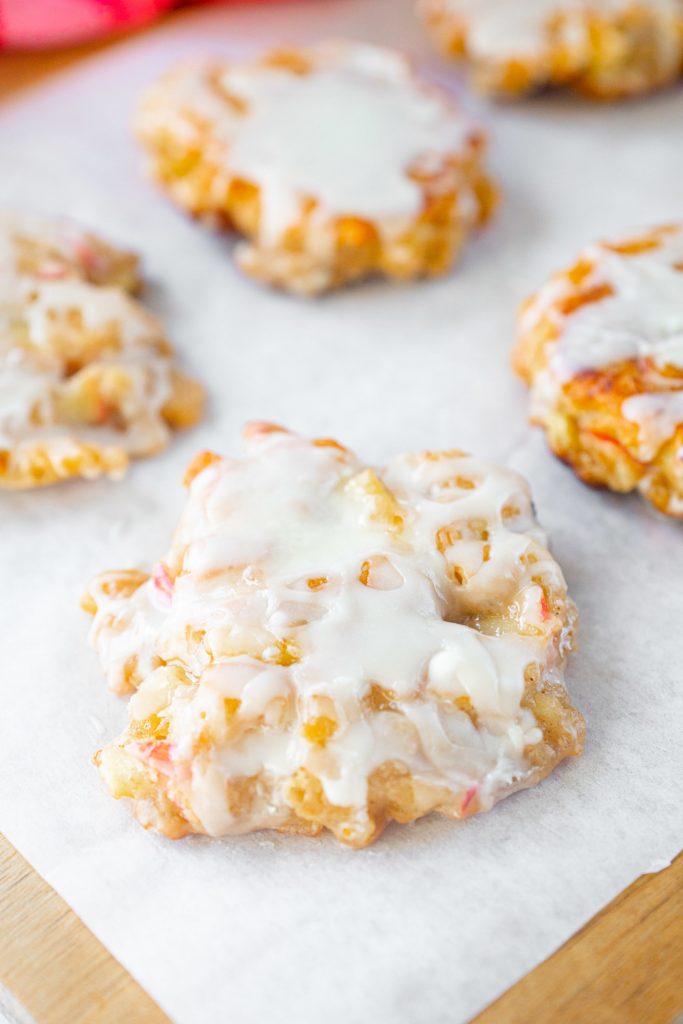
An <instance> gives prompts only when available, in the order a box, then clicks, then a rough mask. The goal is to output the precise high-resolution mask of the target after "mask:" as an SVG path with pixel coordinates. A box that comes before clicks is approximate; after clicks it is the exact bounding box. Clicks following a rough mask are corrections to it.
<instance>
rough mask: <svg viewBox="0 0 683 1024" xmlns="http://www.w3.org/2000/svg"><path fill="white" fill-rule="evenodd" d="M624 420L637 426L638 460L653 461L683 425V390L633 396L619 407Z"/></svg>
mask: <svg viewBox="0 0 683 1024" xmlns="http://www.w3.org/2000/svg"><path fill="white" fill-rule="evenodd" d="M621 411H622V413H623V415H624V416H625V417H626V419H627V420H630V421H631V422H632V423H637V424H638V431H639V438H640V449H641V457H642V458H644V459H652V458H654V456H655V455H656V453H657V451H658V449H659V448H660V447H661V445H663V444H664V443H665V442H666V441H668V440H669V438H670V437H673V435H674V434H675V433H676V431H677V430H678V428H679V427H680V426H681V424H683V388H682V389H681V390H680V391H660V392H657V393H653V394H649V395H633V396H632V397H631V398H627V399H626V401H625V402H624V403H623V404H622V406H621Z"/></svg>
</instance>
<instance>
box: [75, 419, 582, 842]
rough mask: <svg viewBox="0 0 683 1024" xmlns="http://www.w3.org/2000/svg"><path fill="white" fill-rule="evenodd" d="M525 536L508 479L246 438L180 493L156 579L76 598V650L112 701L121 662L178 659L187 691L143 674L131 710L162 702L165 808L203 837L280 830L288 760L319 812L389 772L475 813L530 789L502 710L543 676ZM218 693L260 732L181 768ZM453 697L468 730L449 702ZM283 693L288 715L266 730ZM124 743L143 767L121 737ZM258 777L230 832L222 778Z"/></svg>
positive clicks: (281, 438) (538, 551) (470, 463)
mask: <svg viewBox="0 0 683 1024" xmlns="http://www.w3.org/2000/svg"><path fill="white" fill-rule="evenodd" d="M380 481H382V482H383V483H380ZM472 485H473V486H472ZM384 486H390V487H391V488H392V491H393V493H394V495H395V498H394V499H391V498H390V497H389V495H388V492H387V491H384V490H383V487H384ZM387 502H388V504H387ZM393 502H396V504H394V503H393ZM383 503H384V504H383ZM511 505H514V506H515V508H516V509H517V510H518V512H517V518H515V519H511V520H510V521H509V524H508V525H507V526H506V525H504V524H503V521H502V518H501V513H502V509H503V508H504V507H506V506H511ZM382 510H384V511H382ZM378 517H379V518H378ZM467 523H474V525H475V527H477V526H480V525H481V524H485V525H486V526H487V528H488V540H487V544H488V545H490V557H489V558H488V560H487V561H486V562H482V559H481V557H480V558H479V563H478V567H477V568H476V569H475V570H473V573H472V576H471V578H470V579H469V580H467V582H466V583H464V584H463V585H461V586H455V585H454V584H453V583H452V581H451V579H450V578H449V573H448V567H449V565H450V564H455V565H458V564H460V563H461V562H462V559H461V557H460V555H461V554H462V552H461V547H464V548H465V550H466V552H467V554H466V559H468V558H469V559H470V560H471V553H470V548H471V546H472V544H474V543H476V544H479V546H480V547H483V542H481V541H474V540H467V539H464V540H462V541H458V540H455V542H454V544H453V545H451V546H450V547H448V546H446V550H445V554H443V555H442V554H441V553H440V551H439V550H438V549H437V547H436V531H437V530H438V529H439V528H440V527H442V526H444V525H449V524H450V525H453V524H458V525H459V527H460V528H461V529H462V530H465V528H466V524H467ZM542 542H543V535H542V533H541V532H540V530H539V529H538V527H537V526H536V524H535V522H534V519H533V513H532V511H531V504H530V499H529V494H528V489H527V486H526V484H525V482H524V481H523V480H522V479H521V478H520V477H519V476H518V475H517V474H515V473H513V472H511V471H509V470H506V469H503V468H501V467H497V466H494V465H492V464H490V463H487V462H483V461H481V460H476V459H473V458H471V457H468V456H460V455H453V456H452V457H448V458H441V459H439V460H432V461H429V460H423V459H417V458H415V457H410V456H406V457H402V458H399V459H396V460H394V461H393V462H392V463H391V464H390V465H389V466H388V467H387V468H386V469H385V470H377V475H376V476H369V475H368V471H367V470H366V469H365V468H364V467H363V466H362V465H361V464H359V463H358V461H357V459H356V458H355V457H354V456H353V455H351V454H350V453H348V452H340V451H339V450H338V449H337V448H333V447H318V446H315V445H312V444H310V443H309V442H306V441H303V440H302V439H300V438H297V437H295V436H293V435H291V434H288V433H285V432H276V433H265V434H263V433H258V434H256V436H254V437H253V438H252V440H251V443H250V457H249V458H247V459H245V460H240V461H236V460H229V459H225V460H221V461H220V462H218V463H214V464H212V465H210V466H209V467H208V468H206V469H205V470H204V471H203V472H201V473H200V474H199V475H198V476H197V477H196V478H195V479H194V481H193V482H192V484H191V486H190V494H189V500H188V504H187V508H186V510H185V513H184V515H183V517H182V519H181V522H180V524H179V526H178V529H177V531H176V534H175V538H174V542H173V546H172V549H171V552H170V554H169V556H168V558H167V564H168V566H169V567H170V571H171V573H172V575H173V576H175V577H176V578H175V583H174V584H172V585H171V584H170V578H169V577H167V576H166V575H165V570H163V569H162V570H160V571H159V572H157V582H155V581H154V579H150V580H149V581H148V582H147V583H146V584H144V585H143V586H142V587H141V588H140V589H139V590H138V591H136V594H135V597H134V600H133V601H130V600H128V599H125V598H124V599H122V598H115V597H114V598H112V597H110V596H107V594H106V593H105V592H104V591H103V589H102V588H101V587H99V586H98V585H97V584H96V585H95V589H94V591H93V592H94V594H95V598H96V602H97V604H98V611H97V614H96V616H95V620H94V622H93V626H92V631H91V643H92V644H93V646H95V648H96V649H97V650H98V653H99V655H100V658H101V660H102V663H103V666H104V668H105V670H106V671H107V673H108V675H109V678H110V681H111V682H112V683H113V685H114V686H115V687H118V688H120V686H121V682H122V680H121V678H120V668H121V666H122V665H124V664H126V663H128V662H129V660H130V659H131V658H133V657H135V656H139V657H140V659H141V664H142V665H143V666H146V668H144V669H143V671H142V672H141V675H143V676H144V675H145V674H146V673H147V672H148V671H149V669H150V667H153V666H154V664H156V662H157V659H158V658H161V659H163V660H164V661H168V662H170V663H172V664H177V665H182V666H183V670H184V671H185V672H186V673H187V676H188V679H189V683H188V685H186V686H184V687H181V688H180V690H177V689H176V690H174V691H173V694H174V695H173V697H172V698H169V693H168V691H166V692H165V691H164V684H163V672H164V671H165V670H158V671H157V672H153V673H152V675H151V676H149V678H147V679H146V680H145V681H144V682H143V683H142V686H141V688H140V690H139V691H138V695H137V696H136V697H135V698H134V700H133V703H132V705H131V716H132V718H133V719H134V720H135V719H140V718H144V717H146V716H147V715H148V714H150V713H155V714H156V713H157V711H158V710H159V709H160V708H161V707H162V706H163V705H165V704H166V703H167V702H168V701H169V699H171V705H170V712H169V721H170V722H171V731H170V733H169V740H170V742H171V744H172V751H173V755H172V756H173V758H175V759H176V760H177V762H178V764H181V763H182V764H187V763H189V765H190V768H191V783H189V784H185V789H184V796H183V798H182V799H183V801H185V803H186V804H189V805H190V806H191V809H192V813H193V814H194V815H195V816H196V817H197V818H198V819H199V820H200V821H201V824H202V827H203V829H204V830H206V831H208V832H209V833H212V834H222V833H229V832H233V831H241V830H247V829H251V828H255V827H260V826H261V825H264V824H268V823H270V824H273V822H275V823H277V820H283V815H286V811H287V805H286V797H285V793H286V786H287V782H288V779H289V778H290V777H291V776H292V774H293V773H294V772H295V771H296V770H297V769H298V768H299V767H301V766H304V767H306V768H307V769H308V770H309V771H311V772H312V773H313V774H315V775H317V776H318V777H319V778H320V780H321V782H322V785H323V788H324V792H325V795H326V797H327V799H328V801H329V802H330V803H332V804H335V805H338V806H344V807H353V808H360V809H362V808H364V807H365V803H366V800H367V785H368V777H369V776H370V775H371V773H372V772H373V770H374V769H375V768H377V767H379V766H380V765H381V764H383V763H384V762H386V761H389V760H392V759H398V760H402V761H403V762H404V763H405V764H407V765H408V766H409V767H410V769H411V771H412V772H413V773H414V774H415V775H416V776H417V777H418V778H422V779H423V780H425V781H429V782H431V783H435V784H439V785H443V786H446V787H447V788H448V789H449V791H450V792H451V793H452V794H453V795H454V797H457V796H458V794H460V795H462V796H464V795H465V794H466V793H467V792H468V790H470V788H471V787H472V786H474V787H475V788H476V791H477V794H478V800H479V802H480V806H482V807H488V806H490V805H491V804H492V803H493V802H494V801H495V800H496V799H497V798H498V797H500V796H501V795H503V794H504V793H505V792H508V791H509V790H510V789H511V788H514V787H516V786H518V785H520V784H523V783H524V781H525V780H528V779H530V778H531V777H532V770H531V768H530V765H529V764H528V762H527V761H526V758H525V754H524V750H525V747H527V746H529V745H531V744H536V743H538V742H539V741H540V739H541V733H540V730H539V729H538V728H537V726H536V721H535V719H534V716H533V715H532V714H531V713H530V712H529V711H527V710H525V709H523V708H522V707H521V704H520V701H521V698H522V694H523V690H524V674H525V669H526V668H527V666H528V665H530V664H531V663H538V664H540V665H542V666H543V667H544V669H545V670H547V671H550V672H557V673H558V674H557V676H556V678H557V679H558V681H561V675H560V674H559V668H558V667H557V657H558V652H557V650H556V649H555V647H554V642H555V641H553V642H551V640H550V638H549V635H548V634H547V633H546V632H544V628H543V626H542V625H541V628H539V623H541V622H542V619H543V615H542V614H541V612H540V610H539V609H540V608H541V601H542V597H543V591H542V588H541V587H540V586H539V585H538V583H537V582H534V580H538V579H543V580H544V581H546V583H547V585H549V586H551V587H554V588H559V592H561V593H563V592H564V581H563V579H562V574H561V572H560V570H559V567H558V566H557V564H556V563H555V562H554V561H553V559H552V558H551V556H550V555H549V554H548V552H547V550H546V549H545V547H544V546H542ZM532 553H533V555H534V556H535V558H536V561H535V562H534V564H533V567H530V566H525V564H524V563H523V560H522V559H523V556H524V555H526V554H532ZM475 561H476V560H475ZM367 563H369V564H370V566H371V571H370V572H369V573H368V585H366V584H365V583H364V582H362V579H361V577H362V575H363V566H364V565H366V568H367ZM532 576H533V579H532ZM323 577H324V578H325V580H326V581H327V582H326V583H325V584H324V585H322V586H319V587H318V586H317V585H316V586H314V588H313V589H312V588H311V587H310V586H309V585H308V582H307V581H308V580H319V579H321V578H323ZM164 580H165V582H164ZM160 581H161V582H160ZM468 603H469V604H471V605H473V606H475V607H476V608H477V609H478V610H479V611H482V612H483V611H488V614H489V615H491V614H495V612H496V610H497V612H498V614H499V615H503V616H505V615H506V610H507V609H508V607H509V606H510V605H512V604H515V605H516V606H517V607H518V608H519V609H521V616H520V621H519V623H518V624H517V625H516V626H514V627H513V626H512V625H510V627H509V629H506V628H503V626H501V628H500V630H499V631H498V635H485V634H484V633H481V632H479V631H478V630H477V629H475V628H473V627H471V626H468V625H465V624H463V623H462V622H461V621H458V620H459V619H462V617H463V615H464V614H465V611H464V610H465V608H466V607H467V606H468ZM449 620H450V621H449ZM112 622H114V623H115V627H113V626H112ZM198 631H201V633H200V634H198ZM198 636H199V639H196V638H197V637H198ZM193 637H194V638H195V639H192V638H193ZM283 644H286V645H287V647H288V649H291V650H294V651H295V652H296V658H297V660H295V661H294V663H293V664H291V665H281V664H273V662H276V661H277V660H278V652H279V651H280V650H281V649H282V645H283ZM269 662H270V664H269ZM551 665H555V667H554V668H551ZM160 673H161V675H160ZM160 679H161V682H160ZM373 685H375V686H380V687H382V688H383V689H384V690H385V691H387V692H389V693H391V694H393V695H394V696H393V700H394V708H395V709H394V710H393V711H386V712H378V713H375V714H367V712H364V711H363V705H362V701H363V699H364V697H366V696H367V695H368V693H369V691H370V688H371V686H373ZM226 697H227V698H231V699H233V700H240V701H241V704H240V708H239V713H238V717H237V721H238V722H241V721H244V722H245V726H244V727H245V728H246V723H248V722H249V721H252V722H253V721H258V720H259V719H258V716H265V718H262V719H260V720H261V721H262V722H264V723H265V724H264V725H262V726H261V727H260V728H257V729H255V730H254V729H253V728H252V730H251V731H249V732H245V733H244V735H243V736H242V737H241V738H240V737H239V736H237V737H236V738H233V739H232V740H227V741H225V742H219V743H217V744H216V745H215V746H214V747H213V748H212V752H211V755H210V757H209V758H208V761H207V758H206V757H205V756H202V757H197V758H195V756H194V753H193V751H194V744H195V740H196V737H197V735H198V734H199V732H200V731H201V729H202V728H204V727H205V726H206V724H207V722H208V723H210V722H212V721H213V722H219V723H220V722H222V721H223V718H224V714H225V712H224V709H223V701H224V699H225V698H226ZM466 697H469V699H470V700H471V702H472V705H473V707H474V708H475V709H476V713H477V715H478V725H477V727H476V728H475V726H474V725H473V723H472V721H471V719H470V718H469V716H468V715H467V714H465V713H464V712H463V711H461V710H459V709H458V708H457V707H455V706H454V705H453V702H454V701H455V700H457V698H466ZM287 699H289V700H290V701H291V700H294V702H295V707H296V715H295V716H294V719H293V720H292V721H289V722H288V723H287V725H286V727H282V726H280V727H278V726H277V724H276V723H277V719H278V714H279V712H278V710H277V709H278V707H281V703H282V702H283V701H285V700H287ZM449 701H450V702H451V703H450V704H449V703H448V702H449ZM278 702H279V703H278ZM269 714H270V715H271V721H272V723H273V724H272V725H271V726H270V727H269V726H268V725H267V723H268V721H269V719H268V715H269ZM319 716H327V717H330V716H332V717H333V719H334V721H336V723H337V728H336V731H335V733H334V735H333V736H331V738H330V739H329V740H328V741H327V744H326V746H325V747H324V749H322V748H321V747H319V746H316V745H315V744H314V743H311V742H309V740H308V739H307V738H306V737H305V735H303V733H302V731H301V724H302V722H306V721H310V720H312V719H316V718H317V717H319ZM124 742H125V741H124ZM127 749H128V750H129V751H130V752H132V753H133V755H134V756H136V757H141V758H142V759H143V760H144V758H145V757H146V756H149V755H148V754H147V753H146V752H145V748H144V747H141V746H140V745H139V744H137V742H128V744H127ZM185 770H186V769H182V771H185ZM178 771H181V769H180V768H179V769H178ZM259 773H263V774H265V776H266V777H268V778H269V779H270V780H271V782H273V780H274V783H273V784H274V791H275V796H274V797H273V798H272V800H271V806H270V809H269V811H268V813H267V815H266V818H265V819H263V818H261V817H258V816H257V818H254V817H251V818H249V819H248V820H247V819H243V818H240V819H239V820H237V819H233V817H232V816H231V814H230V812H229V809H228V807H227V805H226V798H225V792H226V789H225V787H226V783H227V782H228V781H230V780H231V779H233V780H234V779H237V778H241V777H244V776H252V775H257V774H259ZM187 786H189V789H188V788H187ZM259 814H260V812H259Z"/></svg>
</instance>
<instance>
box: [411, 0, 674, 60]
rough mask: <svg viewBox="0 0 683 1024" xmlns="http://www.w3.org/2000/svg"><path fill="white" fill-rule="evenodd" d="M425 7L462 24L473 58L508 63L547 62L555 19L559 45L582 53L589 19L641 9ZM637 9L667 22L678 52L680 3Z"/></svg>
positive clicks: (492, 1)
mask: <svg viewBox="0 0 683 1024" xmlns="http://www.w3.org/2000/svg"><path fill="white" fill-rule="evenodd" d="M425 6H426V8H427V10H428V11H429V10H432V9H434V8H436V9H438V10H441V11H443V12H445V13H447V14H452V15H453V16H454V17H458V18H462V19H463V21H464V23H465V25H466V30H467V50H468V53H469V55H470V56H472V57H473V58H475V59H480V60H491V61H505V60H510V59H513V58H521V59H524V58H528V59H532V60H534V59H535V60H538V59H541V58H543V57H544V56H545V55H546V53H547V50H548V45H549V42H550V32H551V23H553V21H554V19H560V20H559V21H558V22H557V23H556V28H555V32H556V38H557V41H558V42H560V43H562V44H564V45H568V46H570V47H572V48H577V49H578V48H581V47H582V46H583V44H584V43H585V42H586V41H587V22H586V16H587V15H588V14H594V15H597V16H598V17H600V16H608V17H609V16H614V15H618V14H620V13H622V12H624V11H626V10H628V9H629V8H632V7H634V6H636V4H635V3H634V0H426V2H425ZM637 6H638V7H640V8H645V9H647V10H649V11H651V12H652V14H653V15H656V16H658V17H660V18H662V19H663V20H664V24H665V25H666V26H667V27H668V28H669V29H670V30H671V35H672V45H673V46H675V31H676V29H675V26H676V24H677V23H680V18H681V5H680V0H638V3H637ZM679 50H680V47H679Z"/></svg>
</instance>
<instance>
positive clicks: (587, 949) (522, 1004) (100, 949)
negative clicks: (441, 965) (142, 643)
mask: <svg viewBox="0 0 683 1024" xmlns="http://www.w3.org/2000/svg"><path fill="white" fill-rule="evenodd" d="M0 892H2V900H0V983H1V984H2V985H4V986H5V988H6V989H7V990H8V991H9V993H10V994H11V995H12V996H13V997H14V998H15V999H16V1000H17V1001H18V1003H19V1004H20V1005H21V1006H22V1007H23V1008H25V1010H26V1011H27V1012H28V1013H29V1014H30V1015H31V1017H32V1018H33V1020H34V1021H35V1022H36V1024H67V1022H68V1024H120V1022H122V1021H125V1022H126V1024H164V1022H166V1024H168V1017H166V1015H165V1014H164V1013H163V1012H162V1010H160V1009H159V1007H158V1006H157V1004H156V1003H155V1002H153V1000H152V999H151V998H150V996H149V995H148V994H147V993H146V992H145V991H144V989H143V988H142V987H141V986H140V985H139V984H138V983H137V982H136V981H135V980H134V979H133V978H132V977H131V975H130V974H128V972H127V971H126V970H125V968H124V967H122V965H121V964H120V963H119V962H118V961H117V960H116V959H115V958H114V957H113V956H112V955H111V953H109V952H108V951H107V949H106V948H105V947H104V946H103V945H102V943H101V942H100V941H99V940H98V939H96V938H95V936H94V935H93V934H92V932H91V931H90V930H89V929H88V928H87V927H86V926H85V924H83V922H82V921H81V920H80V918H79V917H77V915H76V914H75V913H74V911H73V910H72V909H71V908H70V907H69V906H68V904H67V903H66V902H65V901H64V900H63V899H62V897H61V896H59V895H58V894H57V893H56V892H55V890H54V889H52V888H51V887H50V886H49V885H48V883H47V882H46V881H45V880H44V879H43V878H41V877H40V875H38V873H37V872H36V871H34V870H33V868H32V867H31V866H30V865H29V864H28V863H27V861H26V860H24V858H23V857H22V856H21V854H19V853H18V852H17V850H15V849H14V847H13V846H12V845H11V844H10V843H9V842H8V841H7V840H6V839H5V838H4V837H3V836H1V835H0ZM682 893H683V854H681V855H680V856H679V857H678V858H677V859H676V860H675V861H674V863H673V864H672V865H671V866H670V867H669V868H667V869H666V870H664V871H662V872H659V873H658V874H655V875H642V876H641V877H640V878H638V879H637V880H636V881H635V882H634V883H633V884H632V885H630V886H629V887H628V889H626V890H624V892H622V893H621V894H620V895H619V896H617V898H616V899H614V900H613V901H612V902H611V903H610V904H608V906H607V907H605V908H604V910H602V911H600V913H599V914H597V915H596V916H595V917H594V918H592V920H591V921H589V922H588V924H586V925H585V926H584V927H583V928H582V929H580V931H578V932H577V933H576V934H575V935H573V936H572V937H571V938H570V939H569V940H568V941H567V942H565V943H564V945H563V946H561V947H560V949H558V950H557V952H555V953H553V954H552V956H550V957H549V958H548V959H547V960H545V961H543V963H541V964H539V966H538V967H536V968H535V969H534V970H533V971H531V972H530V973H529V974H527V975H526V976H525V977H524V978H522V979H521V980H520V981H518V982H517V983H516V984H515V985H513V986H512V987H511V988H509V989H508V990H507V991H506V992H505V993H504V994H503V995H502V996H500V998H499V999H497V1000H496V1001H495V1002H494V1003H492V1004H491V1005H490V1006H489V1007H488V1008H487V1009H486V1010H484V1011H483V1012H482V1013H481V1014H479V1015H478V1016H477V1017H475V1018H474V1019H473V1021H472V1022H471V1024H529V1022H530V1021H533V1022H534V1024H546V1022H547V1024H558V1022H561V1024H603V1022H604V1024H673V1022H674V1021H675V1020H676V1019H677V1018H678V1017H680V1015H681V1014H682V1013H683V986H682V983H681V970H680V967H681V950H682V949H683V896H682ZM0 1005H2V1003H1V1002H0ZM375 1024H381V1022H375Z"/></svg>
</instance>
